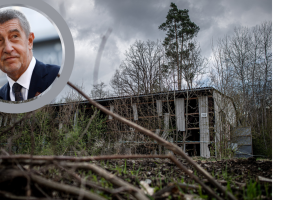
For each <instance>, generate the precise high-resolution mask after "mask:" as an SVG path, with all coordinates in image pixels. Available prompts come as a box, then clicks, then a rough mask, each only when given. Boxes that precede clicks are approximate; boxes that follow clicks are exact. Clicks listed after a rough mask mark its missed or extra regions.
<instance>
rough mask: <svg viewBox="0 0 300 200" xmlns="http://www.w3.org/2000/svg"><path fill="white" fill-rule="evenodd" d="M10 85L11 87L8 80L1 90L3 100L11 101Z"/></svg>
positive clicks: (0, 94) (0, 95) (0, 96)
mask: <svg viewBox="0 0 300 200" xmlns="http://www.w3.org/2000/svg"><path fill="white" fill-rule="evenodd" d="M9 92H10V87H9V83H8V82H7V83H6V84H5V85H3V86H2V87H1V90H0V99H3V100H7V101H10V94H9Z"/></svg>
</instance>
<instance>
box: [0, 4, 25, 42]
mask: <svg viewBox="0 0 300 200" xmlns="http://www.w3.org/2000/svg"><path fill="white" fill-rule="evenodd" d="M12 19H18V20H19V23H20V26H21V28H22V29H23V31H24V32H25V35H26V37H27V38H28V37H29V34H30V24H29V22H28V20H27V19H26V17H25V15H24V14H23V13H22V12H20V11H18V10H14V9H7V8H6V9H5V8H2V9H0V24H4V23H5V22H7V21H9V20H12Z"/></svg>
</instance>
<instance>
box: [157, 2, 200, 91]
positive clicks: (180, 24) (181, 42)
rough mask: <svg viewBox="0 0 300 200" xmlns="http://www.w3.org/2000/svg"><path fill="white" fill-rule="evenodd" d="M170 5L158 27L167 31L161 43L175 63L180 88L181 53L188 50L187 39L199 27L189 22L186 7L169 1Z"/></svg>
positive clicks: (191, 37)
mask: <svg viewBox="0 0 300 200" xmlns="http://www.w3.org/2000/svg"><path fill="white" fill-rule="evenodd" d="M170 7H171V8H170V10H169V12H168V14H167V17H166V18H167V19H166V22H164V23H162V24H161V25H160V26H159V27H158V28H159V29H160V30H163V31H167V36H166V37H165V39H164V42H163V45H164V47H165V49H166V56H167V57H168V58H169V59H171V60H172V62H171V63H174V64H176V68H177V80H178V85H177V86H178V89H179V90H180V89H181V80H182V72H183V70H182V69H183V59H184V56H183V55H184V54H186V51H189V49H188V48H185V47H186V46H187V45H186V44H187V43H188V42H189V41H191V40H192V39H193V38H194V37H196V35H197V33H198V32H199V30H200V28H199V27H198V26H197V25H196V24H195V23H194V22H191V20H190V17H189V15H188V12H189V11H188V10H187V9H184V10H180V9H178V8H177V6H176V5H175V3H171V5H170ZM171 63H170V64H171ZM171 65H172V64H171Z"/></svg>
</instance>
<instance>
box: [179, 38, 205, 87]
mask: <svg viewBox="0 0 300 200" xmlns="http://www.w3.org/2000/svg"><path fill="white" fill-rule="evenodd" d="M185 49H186V50H185V51H184V53H183V56H182V69H183V73H182V75H183V78H184V80H185V81H186V83H187V86H188V88H189V89H191V88H193V86H194V85H195V84H196V80H199V79H201V78H202V75H204V74H206V67H207V64H208V61H207V59H206V58H205V57H203V56H202V54H201V48H200V45H199V44H197V43H196V41H193V42H190V43H188V44H187V45H186V47H185Z"/></svg>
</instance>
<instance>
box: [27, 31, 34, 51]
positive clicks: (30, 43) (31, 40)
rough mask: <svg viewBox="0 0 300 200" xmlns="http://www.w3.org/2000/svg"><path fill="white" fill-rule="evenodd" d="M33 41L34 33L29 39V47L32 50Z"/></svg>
mask: <svg viewBox="0 0 300 200" xmlns="http://www.w3.org/2000/svg"><path fill="white" fill-rule="evenodd" d="M33 40H34V33H30V34H29V37H28V47H29V49H30V50H32V48H33Z"/></svg>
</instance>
